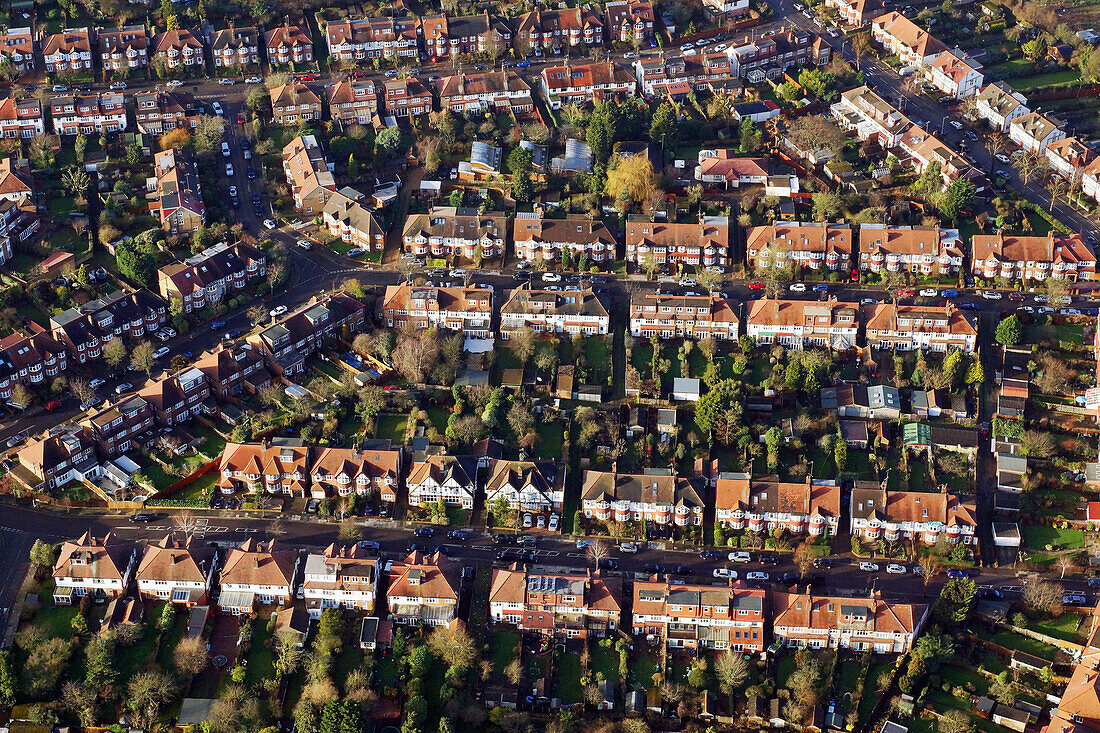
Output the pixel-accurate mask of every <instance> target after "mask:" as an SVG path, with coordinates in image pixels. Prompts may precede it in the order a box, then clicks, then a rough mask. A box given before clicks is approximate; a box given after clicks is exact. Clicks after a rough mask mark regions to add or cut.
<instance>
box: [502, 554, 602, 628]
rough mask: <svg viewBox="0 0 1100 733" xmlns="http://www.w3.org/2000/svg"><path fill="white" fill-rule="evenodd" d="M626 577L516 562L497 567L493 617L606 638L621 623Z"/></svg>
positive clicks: (517, 625)
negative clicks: (543, 569)
mask: <svg viewBox="0 0 1100 733" xmlns="http://www.w3.org/2000/svg"><path fill="white" fill-rule="evenodd" d="M622 593H623V589H622V580H621V579H620V578H611V577H605V576H604V575H603V574H602V573H601V572H600V571H599V570H596V571H594V572H588V573H584V572H582V573H562V572H557V573H555V572H539V571H535V570H534V569H529V568H528V567H525V566H522V565H519V564H516V565H512V566H511V567H506V568H496V569H494V570H493V579H492V581H491V583H490V586H489V618H490V619H491V620H492V621H493V623H498V624H509V625H511V626H515V627H516V628H518V629H519V630H521V631H525V632H532V633H535V634H539V635H543V636H550V637H557V638H574V639H576V638H580V639H584V638H600V639H602V638H606V637H608V636H610V635H612V634H614V633H615V631H616V629H618V628H619V626H620V623H621V614H622Z"/></svg>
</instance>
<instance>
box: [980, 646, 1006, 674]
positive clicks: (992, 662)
mask: <svg viewBox="0 0 1100 733" xmlns="http://www.w3.org/2000/svg"><path fill="white" fill-rule="evenodd" d="M982 669H984V670H985V671H986V672H991V673H992V674H1000V673H1001V672H1004V671H1005V670H1006V669H1008V666H1007V665H1006V664H1005V663H1004V662H1002V661H1001V657H1000V655H999V654H997V653H996V652H994V651H993V650H988V651H986V653H985V654H983V655H982Z"/></svg>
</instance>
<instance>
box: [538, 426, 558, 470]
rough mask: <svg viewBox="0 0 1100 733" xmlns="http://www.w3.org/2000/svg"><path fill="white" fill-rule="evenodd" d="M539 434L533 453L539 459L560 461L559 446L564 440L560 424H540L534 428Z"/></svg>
mask: <svg viewBox="0 0 1100 733" xmlns="http://www.w3.org/2000/svg"><path fill="white" fill-rule="evenodd" d="M536 430H537V431H538V434H539V440H538V443H536V444H535V453H536V454H537V455H538V456H539V457H540V458H546V459H552V460H555V461H559V460H561V444H562V441H563V440H564V439H565V428H564V427H563V426H562V424H561V423H560V422H556V421H555V422H551V423H545V422H540V423H539V424H538V427H537V428H536Z"/></svg>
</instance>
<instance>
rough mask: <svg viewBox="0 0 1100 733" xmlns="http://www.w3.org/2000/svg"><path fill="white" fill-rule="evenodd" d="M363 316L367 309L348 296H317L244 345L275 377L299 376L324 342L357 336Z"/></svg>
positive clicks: (364, 316) (361, 326)
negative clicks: (261, 355) (255, 350)
mask: <svg viewBox="0 0 1100 733" xmlns="http://www.w3.org/2000/svg"><path fill="white" fill-rule="evenodd" d="M366 312H367V309H366V306H365V305H363V304H362V303H361V302H359V301H358V300H356V299H355V298H353V297H351V296H350V295H348V294H347V293H343V292H335V293H333V294H331V295H319V296H315V297H314V298H312V299H311V300H310V301H309V302H307V303H306V304H305V305H303V306H301V307H300V308H299V309H298V310H296V311H293V312H291V313H290V314H288V315H286V316H284V317H283V318H282V320H280V321H278V322H276V323H275V324H274V325H272V326H268V327H266V328H264V329H263V330H262V331H260V332H259V333H251V334H249V335H248V338H247V341H248V343H250V344H252V346H253V347H254V348H256V349H257V350H258V351H259V352H260V353H261V354H263V355H264V358H265V359H266V360H267V363H268V366H269V367H270V368H271V369H272V370H273V371H274V372H275V373H276V374H277V375H279V376H285V375H289V374H298V373H300V372H303V371H304V370H305V360H306V358H307V357H309V356H310V354H312V353H314V352H315V351H317V350H319V349H320V348H321V346H322V345H323V344H324V343H325V342H326V341H329V340H331V339H333V338H334V337H336V336H337V335H341V334H343V335H345V336H347V337H348V338H351V334H356V333H360V332H361V331H362V330H363V327H364V326H365V325H366V322H367V317H366Z"/></svg>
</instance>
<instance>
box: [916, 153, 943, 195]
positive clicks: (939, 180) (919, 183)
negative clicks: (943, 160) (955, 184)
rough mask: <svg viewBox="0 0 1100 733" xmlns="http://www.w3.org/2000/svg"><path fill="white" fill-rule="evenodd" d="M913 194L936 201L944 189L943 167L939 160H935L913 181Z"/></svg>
mask: <svg viewBox="0 0 1100 733" xmlns="http://www.w3.org/2000/svg"><path fill="white" fill-rule="evenodd" d="M912 190H913V195H914V196H920V197H921V198H924V199H927V200H929V201H934V200H936V199H937V198H938V197H939V193H940V191H941V190H943V167H942V166H941V165H940V162H939V161H938V160H933V161H932V162H931V163H929V164H928V166H927V167H926V168H925V169H924V172H923V173H921V174H920V178H918V179H917V180H916V181H914V182H913V186H912Z"/></svg>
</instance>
